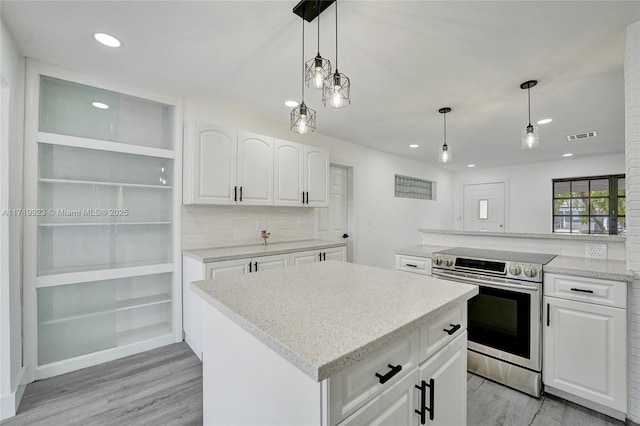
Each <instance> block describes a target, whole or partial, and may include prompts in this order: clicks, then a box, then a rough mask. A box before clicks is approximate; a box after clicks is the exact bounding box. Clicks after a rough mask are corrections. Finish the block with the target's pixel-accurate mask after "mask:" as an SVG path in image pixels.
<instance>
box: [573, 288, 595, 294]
mask: <svg viewBox="0 0 640 426" xmlns="http://www.w3.org/2000/svg"><path fill="white" fill-rule="evenodd" d="M571 291H579V292H581V293H593V290H586V289H584V288H571Z"/></svg>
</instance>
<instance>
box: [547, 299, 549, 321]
mask: <svg viewBox="0 0 640 426" xmlns="http://www.w3.org/2000/svg"><path fill="white" fill-rule="evenodd" d="M547 327H549V304H548V303H547Z"/></svg>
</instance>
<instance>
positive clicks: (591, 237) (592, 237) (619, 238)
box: [418, 228, 626, 242]
mask: <svg viewBox="0 0 640 426" xmlns="http://www.w3.org/2000/svg"><path fill="white" fill-rule="evenodd" d="M418 232H421V233H423V234H449V235H469V236H480V237H506V238H535V239H547V240H577V241H599V242H625V241H626V236H624V235H600V234H552V233H548V234H529V233H526V232H484V231H460V230H452V229H427V228H418Z"/></svg>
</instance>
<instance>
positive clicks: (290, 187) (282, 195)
mask: <svg viewBox="0 0 640 426" xmlns="http://www.w3.org/2000/svg"><path fill="white" fill-rule="evenodd" d="M273 163H274V167H273V173H274V188H273V192H274V204H275V205H276V206H301V205H302V192H303V181H304V170H303V169H304V167H303V164H304V146H303V145H301V144H299V143H295V142H289V141H285V140H281V139H276V140H275V143H274V155H273Z"/></svg>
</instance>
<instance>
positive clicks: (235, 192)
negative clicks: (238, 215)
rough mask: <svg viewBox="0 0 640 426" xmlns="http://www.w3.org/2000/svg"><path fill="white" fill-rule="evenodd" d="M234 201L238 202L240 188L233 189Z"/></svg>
mask: <svg viewBox="0 0 640 426" xmlns="http://www.w3.org/2000/svg"><path fill="white" fill-rule="evenodd" d="M233 201H238V187H237V186H234V187H233Z"/></svg>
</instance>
